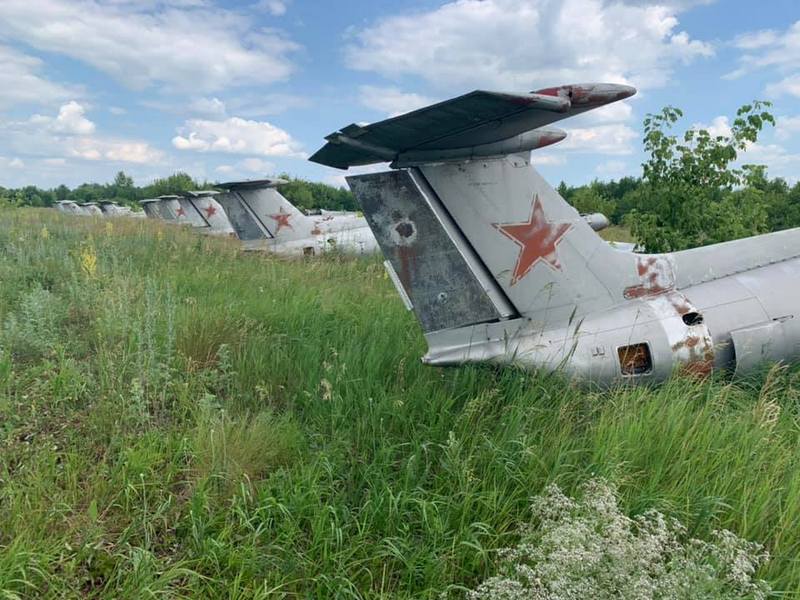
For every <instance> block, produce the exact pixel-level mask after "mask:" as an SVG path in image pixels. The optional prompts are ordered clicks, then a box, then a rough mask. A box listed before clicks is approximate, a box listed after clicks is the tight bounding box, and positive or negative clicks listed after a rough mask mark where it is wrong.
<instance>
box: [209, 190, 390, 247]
mask: <svg viewBox="0 0 800 600" xmlns="http://www.w3.org/2000/svg"><path fill="white" fill-rule="evenodd" d="M283 183H286V181H284V180H282V179H262V180H257V181H232V182H228V183H224V184H221V185H220V187H224V188H227V189H228V192H227V193H225V194H221V195H220V196H219V197H218V199H219V200H220V203H221V205H222V206H223V207H224V209H225V211H226V213H228V216H229V218H230V220H231V224H232V226H233V227H234V229H235V230H236V231H237V233H238V235H239V238H240V239H241V240H242V241H243V242H244V245H245V248H246V249H249V250H268V251H270V252H275V253H278V254H302V255H313V254H318V253H324V252H331V251H335V252H342V253H347V254H369V253H373V252H376V251H377V249H378V244H377V242H376V241H375V236H373V235H372V231H371V230H370V228H369V225H367V222H366V220H365V219H364V218H363V217H362V216H360V215H356V214H355V213H346V212H334V213H325V214H319V215H315V216H306V215H304V214H303V213H302V212H300V211H299V210H298V209H297V208H296V207H295V206H293V205H292V203H291V202H289V201H288V200H287V199H286V198H285V197H284V196H283V195H282V194H281V193H280V192H279V191H278V190H277V189H275V188H276V187H277V186H279V185H281V184H283Z"/></svg>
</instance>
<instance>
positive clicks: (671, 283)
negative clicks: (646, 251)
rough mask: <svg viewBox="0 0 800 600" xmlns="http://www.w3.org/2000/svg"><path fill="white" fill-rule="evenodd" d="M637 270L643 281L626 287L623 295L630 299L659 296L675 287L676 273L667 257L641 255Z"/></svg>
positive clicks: (638, 259)
mask: <svg viewBox="0 0 800 600" xmlns="http://www.w3.org/2000/svg"><path fill="white" fill-rule="evenodd" d="M636 272H637V274H638V275H639V278H640V279H641V282H640V283H639V284H637V285H632V286H629V287H626V288H625V290H624V291H623V296H625V298H627V299H628V300H633V299H636V298H646V297H648V296H658V295H659V294H664V293H666V292H670V291H672V290H673V289H674V287H675V274H674V273H673V271H672V265H671V264H670V262H669V261H668V260H667V259H666V258H663V257H660V256H639V257H637V259H636ZM687 312H688V311H687Z"/></svg>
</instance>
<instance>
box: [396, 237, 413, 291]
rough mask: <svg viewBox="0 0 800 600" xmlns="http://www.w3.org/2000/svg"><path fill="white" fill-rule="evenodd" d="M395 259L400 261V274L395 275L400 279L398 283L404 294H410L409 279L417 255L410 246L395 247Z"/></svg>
mask: <svg viewBox="0 0 800 600" xmlns="http://www.w3.org/2000/svg"><path fill="white" fill-rule="evenodd" d="M397 257H398V258H399V259H400V272H399V273H398V274H397V275H398V277H400V282H401V283H402V284H403V287H404V288H405V290H406V293H408V294H410V293H411V277H412V273H413V271H415V270H416V262H417V253H416V250H415V249H414V248H413V247H411V246H397Z"/></svg>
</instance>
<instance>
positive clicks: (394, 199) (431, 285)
mask: <svg viewBox="0 0 800 600" xmlns="http://www.w3.org/2000/svg"><path fill="white" fill-rule="evenodd" d="M348 183H349V185H350V187H351V188H352V190H353V193H354V194H355V195H356V197H357V198H358V200H359V202H360V203H361V206H362V208H363V210H364V215H365V216H366V218H367V221H368V223H369V225H370V227H371V228H372V231H373V233H374V234H375V237H376V239H377V240H378V244H379V245H380V247H381V249H382V251H383V253H384V255H385V256H386V257H387V259H388V260H389V262H390V264H391V266H392V269H393V271H394V273H395V274H396V275H397V278H398V279H399V281H400V283H401V285H402V287H403V291H404V292H405V295H406V297H407V298H408V299H409V300H410V302H411V306H412V308H413V309H414V311H415V312H416V314H417V317H418V318H419V320H420V323H421V324H422V328H423V329H424V330H425V331H426V332H430V331H437V330H440V329H448V328H453V327H461V326H465V325H469V324H473V323H483V322H489V321H497V320H500V319H503V318H508V317H510V316H512V315H513V314H514V313H515V311H514V308H513V307H512V306H511V305H510V303H509V302H508V300H507V299H506V298H505V295H504V294H503V293H502V291H501V290H499V289H498V287H497V286H496V284H495V283H494V282H493V281H492V279H491V277H489V276H488V272H487V271H486V269H485V267H484V266H483V265H482V264H481V262H480V259H479V258H478V257H477V256H476V255H475V253H474V252H473V251H472V249H471V248H470V246H469V243H468V242H467V241H466V240H465V239H463V237H462V236H461V235H460V234H459V232H458V231H457V229H455V228H454V227H453V224H452V222H451V220H450V219H449V218H448V216H447V214H446V213H444V212H443V211H442V210H441V206H440V205H439V203H438V202H437V201H436V199H435V198H433V197H432V195H431V193H430V190H429V189H427V188H426V186H425V185H424V184H421V183H420V182H418V181H416V180H415V178H414V173H412V172H411V171H408V170H400V171H388V172H385V173H375V174H370V175H360V176H355V177H348Z"/></svg>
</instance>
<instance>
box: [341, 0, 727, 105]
mask: <svg viewBox="0 0 800 600" xmlns="http://www.w3.org/2000/svg"><path fill="white" fill-rule="evenodd" d="M678 10H679V9H678V8H677V7H675V6H669V5H667V4H663V3H662V4H652V5H650V4H649V3H637V4H626V3H620V2H608V1H606V0H455V1H451V2H448V3H446V4H444V5H443V6H440V7H438V8H435V9H432V10H426V11H420V12H417V13H414V14H406V15H402V16H390V17H386V18H382V19H380V20H378V21H377V22H376V23H374V24H372V25H370V26H368V27H366V28H364V29H361V30H357V31H356V32H355V33H353V38H352V40H351V42H350V43H349V45H348V46H347V48H346V53H345V56H346V60H347V63H348V65H349V66H350V67H352V68H354V69H358V70H362V71H372V72H376V73H380V74H381V75H384V76H386V77H390V78H399V77H402V76H408V75H412V76H417V77H420V78H422V79H424V80H426V81H428V82H429V83H431V84H432V85H433V86H435V87H437V88H442V89H462V90H463V89H468V88H470V87H490V88H495V89H509V90H526V89H532V88H534V87H538V86H545V85H554V84H561V83H572V82H581V81H587V80H588V81H598V80H600V81H608V82H616V83H631V84H632V85H635V86H637V87H640V88H646V87H654V86H659V85H663V84H665V83H666V82H667V81H669V78H670V75H671V72H672V70H673V68H674V67H675V65H676V64H679V63H688V62H690V61H692V60H694V59H696V58H698V57H706V56H710V55H712V54H713V48H712V46H711V45H710V44H709V43H707V42H704V41H701V40H695V39H692V38H690V37H689V35H688V34H687V33H686V32H683V31H681V30H679V28H678V24H679V23H678V19H677V12H678ZM620 32H624V35H620Z"/></svg>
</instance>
